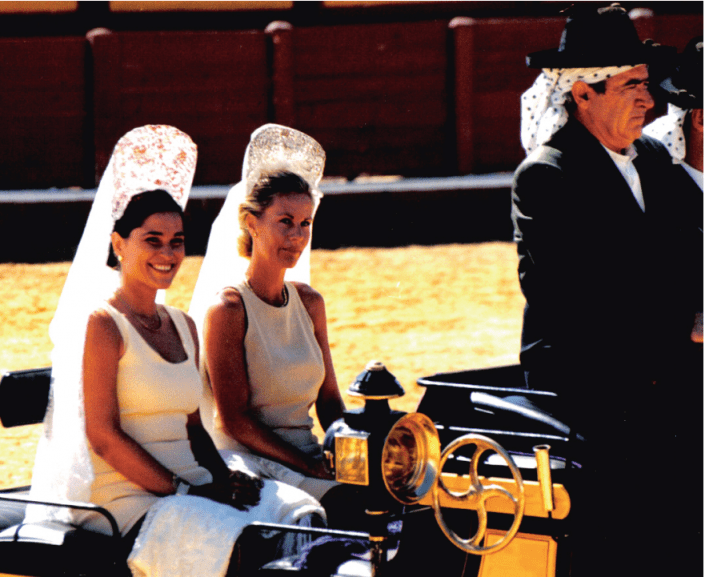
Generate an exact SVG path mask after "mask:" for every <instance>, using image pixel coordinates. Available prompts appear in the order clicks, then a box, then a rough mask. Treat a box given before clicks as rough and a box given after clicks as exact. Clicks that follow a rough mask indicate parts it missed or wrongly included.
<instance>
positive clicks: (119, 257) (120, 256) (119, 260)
mask: <svg viewBox="0 0 705 577" xmlns="http://www.w3.org/2000/svg"><path fill="white" fill-rule="evenodd" d="M117 259H118V262H122V255H121V254H119V255H118V257H117Z"/></svg>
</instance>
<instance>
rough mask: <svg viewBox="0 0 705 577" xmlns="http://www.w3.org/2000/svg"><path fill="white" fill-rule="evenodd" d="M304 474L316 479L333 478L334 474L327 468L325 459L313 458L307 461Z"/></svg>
mask: <svg viewBox="0 0 705 577" xmlns="http://www.w3.org/2000/svg"><path fill="white" fill-rule="evenodd" d="M305 474H306V475H308V476H309V477H315V478H317V479H330V480H335V475H334V474H333V473H332V472H331V471H330V470H329V469H328V467H327V465H326V462H325V459H313V460H311V461H310V462H309V465H308V467H307V468H306V471H305Z"/></svg>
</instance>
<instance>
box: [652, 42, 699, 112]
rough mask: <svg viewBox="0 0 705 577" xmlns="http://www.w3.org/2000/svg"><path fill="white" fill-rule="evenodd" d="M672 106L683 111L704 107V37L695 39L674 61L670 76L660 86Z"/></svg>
mask: <svg viewBox="0 0 705 577" xmlns="http://www.w3.org/2000/svg"><path fill="white" fill-rule="evenodd" d="M659 88H660V90H661V91H662V94H664V96H665V98H666V100H667V101H668V102H670V103H671V104H675V105H676V106H677V107H678V108H682V109H683V110H690V109H692V108H702V107H703V37H702V36H697V37H695V38H693V39H692V40H691V41H690V42H689V43H688V46H686V47H685V50H683V52H681V53H680V54H679V55H678V56H677V57H676V58H674V59H673V62H672V68H671V70H670V75H669V76H668V77H667V78H665V79H664V80H663V81H662V82H661V84H660V85H659Z"/></svg>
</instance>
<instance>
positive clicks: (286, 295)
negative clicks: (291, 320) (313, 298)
mask: <svg viewBox="0 0 705 577" xmlns="http://www.w3.org/2000/svg"><path fill="white" fill-rule="evenodd" d="M245 284H246V285H247V288H249V289H250V290H251V291H252V292H253V293H254V294H255V295H256V296H257V297H258V298H260V297H259V295H258V294H257V292H256V291H255V289H253V288H252V285H251V284H250V281H249V280H248V279H245ZM262 300H264V299H262ZM282 301H283V302H282V304H280V305H272V306H275V307H279V308H283V307H285V306H286V305H288V304H289V291H288V290H287V289H286V285H284V286H283V287H282ZM265 302H267V301H265Z"/></svg>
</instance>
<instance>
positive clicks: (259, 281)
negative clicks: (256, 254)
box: [245, 262, 286, 306]
mask: <svg viewBox="0 0 705 577" xmlns="http://www.w3.org/2000/svg"><path fill="white" fill-rule="evenodd" d="M285 273H286V269H281V270H277V271H274V270H269V269H267V268H265V267H263V266H257V264H256V263H252V262H250V266H249V267H248V268H247V271H246V272H245V281H246V282H247V284H248V286H249V287H250V289H252V292H254V293H255V294H256V295H257V296H258V297H259V298H260V299H262V300H263V301H264V302H266V303H268V304H271V305H274V306H281V305H282V304H283V302H284V301H285V300H286V298H285V296H284V295H285V292H284V275H285Z"/></svg>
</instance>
